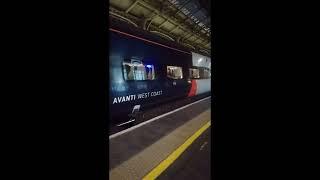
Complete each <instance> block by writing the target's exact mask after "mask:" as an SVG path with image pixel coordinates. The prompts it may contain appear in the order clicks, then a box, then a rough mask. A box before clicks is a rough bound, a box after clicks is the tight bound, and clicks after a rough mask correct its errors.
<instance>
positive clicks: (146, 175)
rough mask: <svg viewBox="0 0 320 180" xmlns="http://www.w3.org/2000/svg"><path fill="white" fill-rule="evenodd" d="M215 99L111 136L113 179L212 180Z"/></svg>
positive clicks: (181, 109)
mask: <svg viewBox="0 0 320 180" xmlns="http://www.w3.org/2000/svg"><path fill="white" fill-rule="evenodd" d="M210 98H211V97H206V98H204V99H201V100H198V101H196V102H193V103H191V104H189V105H186V106H183V107H180V108H178V109H176V110H174V111H171V112H169V113H166V114H164V115H162V116H158V117H154V118H152V119H150V120H147V121H144V122H143V123H140V124H137V125H135V126H133V127H130V128H128V129H126V130H123V131H120V132H118V133H115V134H112V135H110V136H109V178H110V179H111V180H122V179H123V180H127V179H128V180H129V179H130V180H135V179H195V178H198V179H203V180H206V179H211V177H210V171H211V164H210V159H211V158H210V151H211V149H210V146H211V144H210V141H211V139H210V138H211V137H210V134H211V130H210V127H211V99H210Z"/></svg>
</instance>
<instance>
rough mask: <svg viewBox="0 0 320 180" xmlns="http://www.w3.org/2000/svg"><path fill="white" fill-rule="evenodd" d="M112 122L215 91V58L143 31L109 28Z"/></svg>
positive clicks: (114, 123) (122, 120)
mask: <svg viewBox="0 0 320 180" xmlns="http://www.w3.org/2000/svg"><path fill="white" fill-rule="evenodd" d="M109 40H110V42H109V49H110V52H109V73H110V91H109V107H110V116H111V117H110V123H111V124H112V125H116V124H121V123H124V122H127V121H130V120H131V121H134V117H130V114H132V113H133V112H137V111H143V110H146V109H148V108H152V107H156V106H157V105H158V104H162V103H166V102H170V101H174V100H177V99H181V98H188V97H191V96H197V95H199V94H203V93H210V92H211V58H210V57H206V56H203V55H201V54H197V53H194V52H190V51H189V50H187V49H186V48H184V47H180V46H179V45H177V44H174V43H172V42H168V41H164V40H163V39H162V38H159V37H155V36H152V35H150V34H147V33H145V32H143V30H138V29H131V28H129V27H124V26H113V27H111V28H109Z"/></svg>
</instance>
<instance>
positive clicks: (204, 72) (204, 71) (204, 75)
mask: <svg viewBox="0 0 320 180" xmlns="http://www.w3.org/2000/svg"><path fill="white" fill-rule="evenodd" d="M200 78H201V79H209V78H211V72H210V69H209V68H204V67H202V68H200Z"/></svg>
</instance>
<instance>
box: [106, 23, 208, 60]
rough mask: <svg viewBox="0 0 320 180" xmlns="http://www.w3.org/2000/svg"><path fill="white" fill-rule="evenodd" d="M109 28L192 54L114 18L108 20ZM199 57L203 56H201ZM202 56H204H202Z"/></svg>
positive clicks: (175, 43)
mask: <svg viewBox="0 0 320 180" xmlns="http://www.w3.org/2000/svg"><path fill="white" fill-rule="evenodd" d="M110 28H111V29H115V30H118V31H122V32H124V33H128V34H131V35H134V36H138V37H141V38H145V39H147V40H150V41H154V42H157V43H160V44H163V45H165V46H169V47H172V48H175V49H179V50H181V51H186V52H189V53H190V54H191V53H192V50H190V49H189V48H186V47H184V46H182V45H180V44H178V43H177V42H175V41H170V40H168V39H166V38H164V37H162V36H158V35H156V34H152V33H150V32H148V31H146V30H143V29H141V28H136V27H134V26H132V25H129V24H127V23H126V22H122V21H120V20H117V19H114V18H110V21H109V30H110ZM196 53H198V54H201V53H199V52H196ZM201 55H203V54H201ZM203 56H206V55H203Z"/></svg>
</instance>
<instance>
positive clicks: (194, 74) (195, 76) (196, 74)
mask: <svg viewBox="0 0 320 180" xmlns="http://www.w3.org/2000/svg"><path fill="white" fill-rule="evenodd" d="M189 73H190V78H191V79H199V78H200V73H199V69H195V68H190V69H189Z"/></svg>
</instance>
